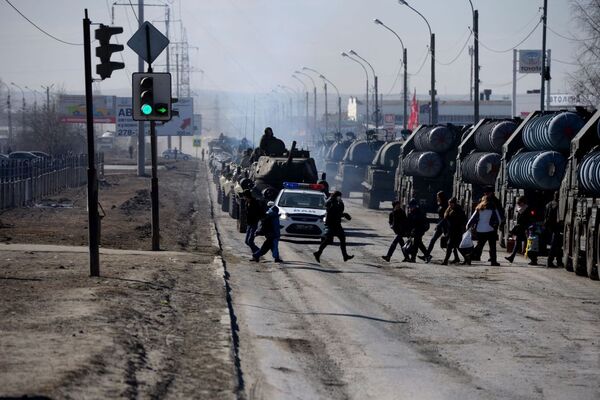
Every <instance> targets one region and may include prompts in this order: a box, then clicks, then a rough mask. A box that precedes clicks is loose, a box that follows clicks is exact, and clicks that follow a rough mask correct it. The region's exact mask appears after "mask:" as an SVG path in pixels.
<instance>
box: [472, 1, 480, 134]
mask: <svg viewBox="0 0 600 400" xmlns="http://www.w3.org/2000/svg"><path fill="white" fill-rule="evenodd" d="M473 36H474V39H473V40H475V44H474V47H475V48H474V53H475V54H474V58H475V67H474V68H475V82H474V85H475V87H474V89H473V91H474V92H475V97H474V98H473V120H474V121H473V125H475V124H477V123H478V122H479V10H475V11H473Z"/></svg>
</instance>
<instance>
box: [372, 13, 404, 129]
mask: <svg viewBox="0 0 600 400" xmlns="http://www.w3.org/2000/svg"><path fill="white" fill-rule="evenodd" d="M373 22H375V24H377V25H381V26H383V27H384V28H385V29H387V30H388V31H390V32H392V33H393V34H394V36H396V37H397V38H398V40H399V41H400V46H402V63H403V64H404V89H403V92H404V95H403V103H404V108H403V110H402V111H403V117H402V118H403V124H402V126H403V127H404V129H406V126H407V122H408V121H407V118H406V113H407V108H408V106H407V103H408V87H407V86H408V72H407V56H408V55H407V51H406V47H404V42H403V41H402V39H401V38H400V36H398V34H397V33H396V32H395V31H394V30H393V29H392V28H390V27H389V26H387V25H386V24H384V23H383V22H381V20H379V19H375V20H373Z"/></svg>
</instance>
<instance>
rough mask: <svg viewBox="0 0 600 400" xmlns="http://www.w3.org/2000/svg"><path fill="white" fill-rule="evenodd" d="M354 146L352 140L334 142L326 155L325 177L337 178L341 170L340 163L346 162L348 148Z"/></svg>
mask: <svg viewBox="0 0 600 400" xmlns="http://www.w3.org/2000/svg"><path fill="white" fill-rule="evenodd" d="M351 144H352V141H351V140H343V141H338V142H334V143H333V144H332V145H331V146H329V149H328V150H327V153H326V154H325V168H324V171H325V175H326V176H327V177H330V178H335V176H336V175H337V172H338V169H339V168H340V163H341V162H342V161H343V160H344V155H346V151H347V150H348V147H350V145H351Z"/></svg>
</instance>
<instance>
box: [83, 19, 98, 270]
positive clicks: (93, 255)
mask: <svg viewBox="0 0 600 400" xmlns="http://www.w3.org/2000/svg"><path fill="white" fill-rule="evenodd" d="M91 24H92V21H90V20H89V18H88V12H87V9H86V10H85V18H84V19H83V54H84V65H85V107H86V110H85V112H86V128H87V152H88V170H87V178H88V179H87V191H88V196H87V200H88V204H87V206H88V236H89V249H90V276H100V251H99V249H98V247H99V244H100V216H99V215H98V178H97V175H96V162H95V153H96V150H95V146H94V112H93V104H92V99H93V97H92V82H93V79H92V54H91V40H90V26H91Z"/></svg>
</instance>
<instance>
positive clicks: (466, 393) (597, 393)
mask: <svg viewBox="0 0 600 400" xmlns="http://www.w3.org/2000/svg"><path fill="white" fill-rule="evenodd" d="M213 198H214V187H213ZM215 206H217V205H216V204H215ZM346 207H347V210H348V212H349V213H350V214H351V215H352V216H353V219H352V221H351V222H349V223H347V224H346V229H347V233H348V236H349V238H348V240H349V243H350V248H349V249H350V253H351V254H354V255H355V256H356V257H355V258H354V260H351V261H350V262H348V263H344V262H343V261H341V254H340V252H339V248H337V247H333V246H332V247H328V248H327V249H326V250H325V252H324V254H323V256H322V258H321V264H317V263H316V262H315V260H314V258H313V256H312V252H314V251H315V250H316V249H317V247H318V242H315V241H310V240H308V241H307V240H297V239H291V240H286V241H285V242H282V243H281V245H280V251H281V256H282V258H283V259H284V261H285V263H284V264H281V265H279V264H275V263H273V262H272V257H271V256H270V254H269V255H267V256H266V257H265V258H264V259H263V261H262V262H261V263H259V264H255V263H251V262H250V261H249V254H250V253H249V250H248V249H247V247H245V245H244V243H243V235H242V234H240V233H237V232H236V231H235V223H234V222H235V221H234V220H232V219H230V218H229V216H228V215H227V214H225V213H222V212H221V211H218V210H217V211H215V216H216V223H217V227H218V229H219V231H220V234H221V239H222V243H223V250H224V258H225V260H226V262H227V270H228V272H229V274H230V284H231V287H232V298H233V307H234V311H235V314H236V316H237V318H238V324H239V335H240V360H241V367H242V371H243V379H244V382H245V392H246V394H247V397H248V398H250V399H314V398H324V399H325V398H327V399H346V398H351V399H461V400H464V399H598V398H600V344H599V341H600V323H599V322H600V283H598V282H593V281H591V280H589V279H587V278H581V277H576V276H575V275H574V274H572V273H569V272H566V271H564V270H559V269H553V270H548V269H545V268H536V267H528V266H527V265H526V262H525V260H520V262H519V263H518V264H513V265H512V266H508V265H507V263H506V262H505V263H504V265H502V266H501V267H490V266H488V265H485V263H476V264H477V265H473V266H442V265H440V262H441V259H442V253H441V249H439V247H438V248H437V250H436V253H434V256H435V257H434V261H433V263H431V264H424V263H417V264H404V263H401V262H400V259H401V257H400V254H399V251H398V253H397V254H396V255H395V257H394V259H393V260H392V262H391V263H389V264H387V263H385V262H384V261H383V260H382V259H381V258H380V256H381V255H382V254H385V251H386V250H387V245H388V244H389V242H390V241H391V239H392V237H393V235H392V233H391V231H390V229H389V227H388V225H387V211H372V210H366V209H364V208H362V207H361V206H360V199H358V198H353V199H351V200H347V201H346ZM436 247H437V246H436ZM505 255H506V254H504V253H502V252H501V253H500V255H499V259H500V260H503V257H504V256H505ZM482 259H487V254H486V252H485V251H484V256H483V257H482ZM542 260H545V259H542Z"/></svg>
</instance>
